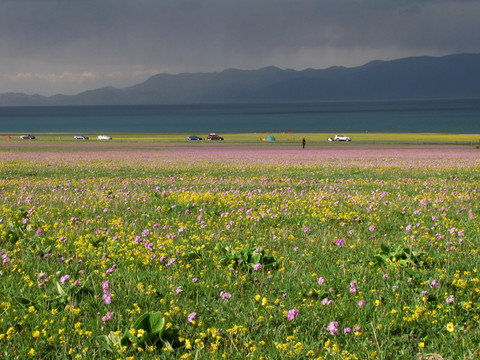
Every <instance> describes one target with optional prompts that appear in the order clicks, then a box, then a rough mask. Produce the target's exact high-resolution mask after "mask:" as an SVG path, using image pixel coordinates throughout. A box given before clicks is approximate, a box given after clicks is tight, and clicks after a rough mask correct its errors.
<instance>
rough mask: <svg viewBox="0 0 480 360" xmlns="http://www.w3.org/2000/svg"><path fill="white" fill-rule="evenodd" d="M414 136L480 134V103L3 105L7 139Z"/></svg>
mask: <svg viewBox="0 0 480 360" xmlns="http://www.w3.org/2000/svg"><path fill="white" fill-rule="evenodd" d="M209 132H218V133H235V132H246V133H251V132H321V133H344V132H345V133H349V132H350V133H352V132H409V133H455V134H480V99H466V100H428V101H427V100H425V101H377V102H373V101H361V102H320V103H286V104H235V105H234V104H225V105H155V106H137V105H136V106H48V107H0V133H2V134H7V133H88V134H91V133H187V134H199V135H204V134H207V133H209Z"/></svg>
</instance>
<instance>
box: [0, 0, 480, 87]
mask: <svg viewBox="0 0 480 360" xmlns="http://www.w3.org/2000/svg"><path fill="white" fill-rule="evenodd" d="M479 19H480V1H478V0H456V1H455V0H188V1H187V0H0V93H4V92H24V93H27V94H34V93H38V94H41V95H51V94H56V93H64V94H75V93H78V92H81V91H84V90H89V89H94V88H98V87H104V86H109V85H112V86H115V87H125V86H129V85H134V84H137V83H139V82H142V81H144V80H146V79H147V78H148V77H149V76H151V75H153V74H157V73H171V74H176V73H181V72H212V71H222V70H224V69H227V68H238V69H249V70H253V69H259V68H262V67H265V66H270V65H274V66H278V67H280V68H283V69H285V68H291V69H296V70H303V69H306V68H315V69H324V68H327V67H330V66H333V65H341V66H347V67H352V66H359V65H363V64H365V63H367V62H369V61H371V60H376V59H381V60H390V59H396V58H402V57H408V56H418V55H431V56H441V55H446V54H452V53H459V52H475V53H479V52H480V20H479Z"/></svg>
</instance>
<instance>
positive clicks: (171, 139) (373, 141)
mask: <svg viewBox="0 0 480 360" xmlns="http://www.w3.org/2000/svg"><path fill="white" fill-rule="evenodd" d="M21 135H23V133H22V134H20V133H1V132H0V147H1V148H5V147H12V148H17V147H23V148H37V147H38V148H40V147H44V146H55V147H56V146H59V147H64V146H65V147H74V148H77V147H81V148H89V147H92V146H99V145H101V146H105V147H110V146H112V147H118V146H123V145H127V144H132V145H135V144H136V145H142V146H147V145H164V146H195V147H205V146H208V147H209V146H217V147H225V146H226V147H228V146H269V147H275V146H287V147H290V146H299V145H298V144H301V142H302V140H303V139H305V140H306V146H307V147H311V146H315V147H318V146H322V147H328V146H330V147H332V146H335V147H337V146H349V147H351V146H354V145H469V146H480V134H444V133H346V134H344V135H346V136H348V137H350V138H351V139H352V141H351V142H343V141H341V142H335V141H329V140H328V139H333V138H334V137H335V135H336V134H331V133H230V134H228V133H221V134H219V135H220V136H222V137H223V138H224V139H225V140H224V141H207V140H205V139H206V138H207V135H208V134H186V133H178V134H161V133H143V134H142V133H138V134H132V133H115V132H111V133H108V134H103V133H102V134H93V133H92V134H90V133H34V134H32V135H34V136H35V140H22V139H20V136H21ZM75 135H84V136H86V137H88V140H75V139H74V136H75ZM98 135H108V136H110V137H112V140H110V141H102V140H98ZM190 135H196V136H199V137H201V138H203V139H204V140H201V141H188V140H187V137H188V136H190ZM269 140H273V141H269ZM108 144H110V145H108Z"/></svg>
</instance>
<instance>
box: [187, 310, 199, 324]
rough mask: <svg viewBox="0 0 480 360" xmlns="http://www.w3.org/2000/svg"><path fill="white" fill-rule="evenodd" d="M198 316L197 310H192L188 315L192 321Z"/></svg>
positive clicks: (189, 320) (188, 318)
mask: <svg viewBox="0 0 480 360" xmlns="http://www.w3.org/2000/svg"><path fill="white" fill-rule="evenodd" d="M196 316H197V313H196V312H192V313H190V314H188V316H187V320H188V322H189V323H191V322H192V321H193V320H195V317H196Z"/></svg>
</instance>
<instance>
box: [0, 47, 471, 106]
mask: <svg viewBox="0 0 480 360" xmlns="http://www.w3.org/2000/svg"><path fill="white" fill-rule="evenodd" d="M452 98H480V54H455V55H448V56H443V57H430V56H423V57H410V58H404V59H398V60H392V61H379V60H376V61H372V62H370V63H368V64H365V65H363V66H359V67H353V68H345V67H338V66H334V67H331V68H328V69H323V70H315V69H306V70H302V71H297V70H291V69H286V70H282V69H279V68H277V67H273V66H271V67H266V68H263V69H260V70H237V69H228V70H224V71H222V72H213V73H182V74H177V75H169V74H159V75H155V76H152V77H150V78H149V79H148V80H146V81H145V82H143V83H141V84H138V85H135V86H131V87H127V88H122V89H118V88H113V87H105V88H101V89H96V90H90V91H85V92H82V93H80V94H77V95H70V96H69V95H54V96H50V97H44V96H40V95H33V96H28V95H25V94H12V93H9V94H0V105H3V106H13V105H16V106H27V105H133V104H202V103H204V104H208V103H210V104H211V103H256V102H310V101H337V100H395V99H452Z"/></svg>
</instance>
